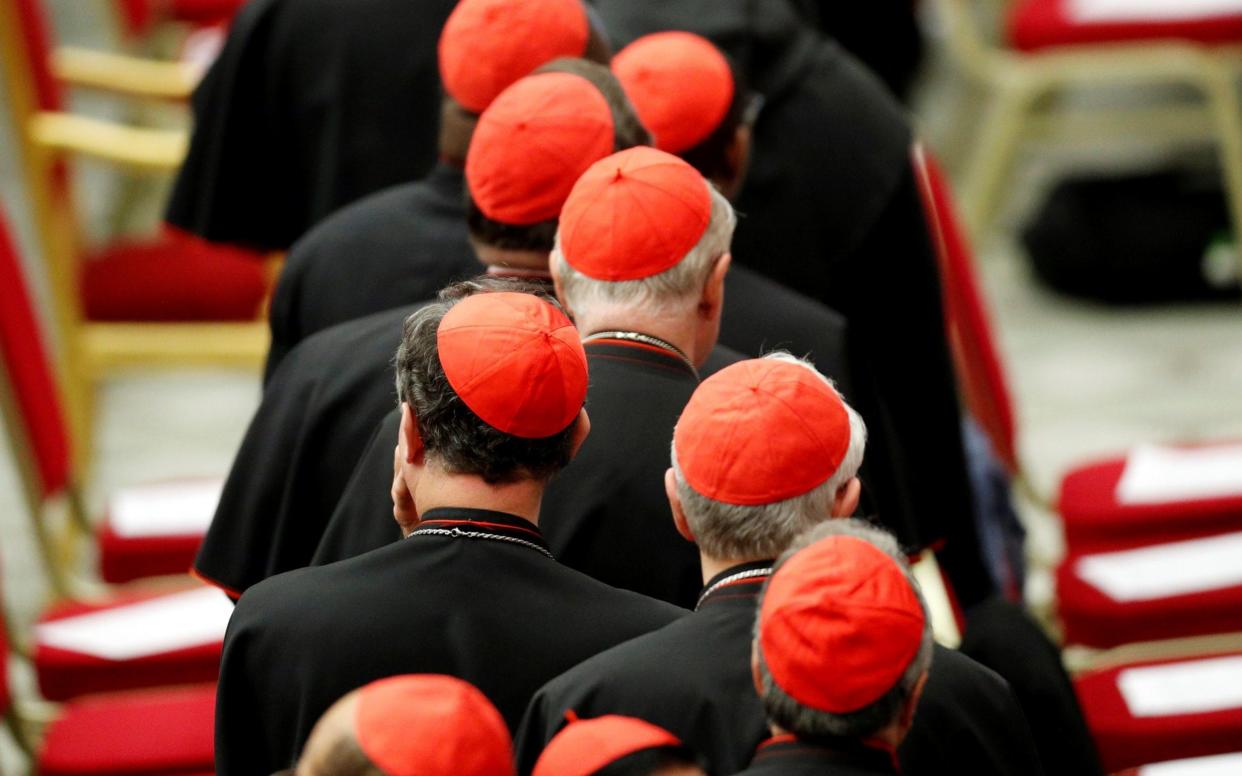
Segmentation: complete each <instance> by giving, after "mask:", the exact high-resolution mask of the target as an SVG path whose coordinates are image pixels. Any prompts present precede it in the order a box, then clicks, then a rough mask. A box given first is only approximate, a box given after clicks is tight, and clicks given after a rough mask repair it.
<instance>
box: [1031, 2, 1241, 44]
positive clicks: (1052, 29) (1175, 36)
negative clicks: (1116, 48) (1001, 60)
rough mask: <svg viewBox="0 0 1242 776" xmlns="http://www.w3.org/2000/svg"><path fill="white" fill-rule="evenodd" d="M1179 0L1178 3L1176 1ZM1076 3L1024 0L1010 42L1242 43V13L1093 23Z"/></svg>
mask: <svg viewBox="0 0 1242 776" xmlns="http://www.w3.org/2000/svg"><path fill="white" fill-rule="evenodd" d="M1172 1H1175V0H1172ZM1072 2H1073V0H1021V2H1018V3H1016V4H1015V5H1013V6H1012V7H1011V9H1010V12H1009V19H1008V32H1009V40H1010V43H1012V44H1013V46H1014V47H1015V48H1018V49H1021V50H1023V51H1035V50H1037V49H1042V48H1049V47H1053V46H1072V45H1081V44H1091V43H1126V42H1138V41H1147V40H1187V41H1194V42H1196V43H1205V44H1223V43H1235V42H1238V41H1242V14H1228V15H1224V16H1201V17H1197V18H1190V19H1176V20H1167V21H1166V20H1155V21H1149V20H1144V19H1141V18H1138V19H1135V20H1133V21H1129V20H1125V21H1107V22H1105V21H1099V22H1096V21H1091V22H1083V21H1080V20H1078V19H1076V18H1075V17H1074V15H1073V13H1072V12H1071V9H1070V5H1071V3H1072Z"/></svg>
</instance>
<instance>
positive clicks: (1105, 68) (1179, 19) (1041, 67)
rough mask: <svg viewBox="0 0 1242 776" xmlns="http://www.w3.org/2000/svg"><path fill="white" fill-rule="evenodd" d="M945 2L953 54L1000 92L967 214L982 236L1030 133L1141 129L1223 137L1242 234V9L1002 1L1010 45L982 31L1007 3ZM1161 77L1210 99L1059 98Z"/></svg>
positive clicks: (973, 170) (1089, 0) (1233, 210)
mask: <svg viewBox="0 0 1242 776" xmlns="http://www.w3.org/2000/svg"><path fill="white" fill-rule="evenodd" d="M939 5H940V7H941V10H942V12H943V17H944V19H945V22H946V24H945V27H946V30H947V34H948V44H949V49H950V52H951V53H952V54H953V55H954V58H955V59H956V60H957V62H958V64H959V65H960V66H961V68H962V69H963V71H964V72H965V73H966V74H967V75H968V76H969V77H970V78H971V79H972V81H974V83H975V84H977V85H978V86H980V87H982V88H983V89H984V90H986V92H987V93H988V95H989V100H990V102H989V107H988V111H987V113H986V114H985V116H984V119H983V122H982V124H981V126H980V130H979V136H978V138H977V140H976V141H975V142H974V143H973V144H972V150H971V157H970V164H969V166H968V168H967V170H966V180H965V186H964V195H965V196H964V198H963V199H964V208H963V211H964V215H965V220H966V223H967V226H968V227H969V229H970V232H971V234H972V235H974V236H975V237H979V236H980V235H981V234H982V233H983V230H984V229H985V228H986V227H987V225H988V223H989V222H990V219H991V216H992V213H993V211H994V210H995V209H996V206H997V204H999V203H1000V202H1003V201H1004V199H1005V198H1004V196H1003V190H1004V184H1005V182H1006V180H1007V176H1008V173H1009V170H1010V167H1011V166H1012V163H1013V161H1014V158H1015V157H1016V155H1017V153H1018V151H1019V150H1020V148H1021V146H1022V143H1023V141H1024V140H1026V139H1028V138H1040V137H1043V138H1053V139H1055V138H1062V139H1063V138H1072V137H1078V136H1083V135H1084V134H1095V135H1097V136H1098V135H1100V134H1101V133H1103V134H1105V135H1106V136H1115V137H1128V136H1130V135H1133V134H1134V133H1135V132H1144V133H1145V134H1150V135H1152V136H1154V137H1160V138H1162V139H1165V140H1170V139H1177V138H1186V139H1194V140H1199V139H1204V138H1210V139H1212V140H1214V141H1215V142H1216V144H1217V146H1218V148H1219V149H1220V158H1221V167H1222V171H1223V176H1224V182H1225V189H1226V191H1227V192H1228V195H1229V212H1230V214H1231V217H1232V220H1233V225H1234V231H1235V232H1236V233H1239V234H1242V105H1240V104H1239V100H1238V96H1237V92H1236V90H1235V88H1236V85H1237V84H1236V79H1237V75H1238V66H1239V65H1242V12H1238V11H1237V10H1236V9H1235V10H1232V11H1230V10H1227V9H1226V10H1216V9H1212V8H1208V9H1206V10H1198V9H1196V8H1195V7H1194V5H1193V4H1191V3H1189V2H1185V3H1183V2H1181V0H1169V2H1165V3H1162V4H1155V5H1153V4H1151V3H1124V2H1115V1H1113V0H1013V2H1008V3H1004V4H1003V5H1004V8H1003V9H1001V10H1002V16H1003V23H1002V26H1003V27H1004V30H1003V32H1002V35H1001V36H1000V37H1002V38H1003V39H1005V40H1006V44H1005V45H996V44H993V43H991V42H989V40H988V39H987V38H986V37H985V36H984V35H982V34H981V32H980V29H979V24H978V22H979V19H978V18H977V17H978V16H979V15H980V14H979V11H983V10H988V9H986V8H982V6H996V5H998V2H997V0H939ZM1136 7H1137V8H1139V9H1140V10H1135V8H1136ZM1144 7H1146V8H1148V9H1149V10H1148V11H1147V12H1146V13H1144V12H1143V11H1142V10H1141V9H1142V8H1144ZM993 10H997V9H995V8H994V9H993ZM1162 85H1174V86H1182V87H1189V88H1190V89H1191V90H1193V91H1194V92H1195V94H1196V95H1197V96H1199V97H1200V100H1199V102H1198V104H1197V105H1193V106H1190V107H1189V108H1186V107H1184V106H1180V105H1166V106H1161V107H1158V108H1156V109H1150V108H1147V107H1142V108H1133V109H1131V108H1125V109H1119V110H1113V111H1105V110H1101V109H1096V108H1092V109H1090V110H1083V109H1082V107H1081V106H1080V105H1075V104H1074V103H1073V102H1070V101H1059V100H1058V99H1057V98H1058V97H1059V96H1061V93H1062V92H1063V91H1064V90H1068V89H1080V88H1091V89H1096V88H1099V87H1112V86H1162ZM1205 130H1206V131H1205Z"/></svg>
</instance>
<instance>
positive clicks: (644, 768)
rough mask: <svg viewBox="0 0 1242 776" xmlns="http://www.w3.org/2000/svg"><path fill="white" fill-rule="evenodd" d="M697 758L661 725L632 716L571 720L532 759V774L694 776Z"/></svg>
mask: <svg viewBox="0 0 1242 776" xmlns="http://www.w3.org/2000/svg"><path fill="white" fill-rule="evenodd" d="M702 773H704V771H703V768H702V765H701V763H700V762H699V758H698V757H697V756H696V755H695V754H694V752H693V751H691V750H690V749H688V748H687V747H686V746H685V745H684V744H682V743H681V741H680V740H679V739H678V738H677V737H676V736H674V735H673V734H672V733H670V732H668V731H667V730H665V729H664V728H661V727H658V726H656V725H653V724H651V723H650V722H646V721H645V720H641V719H637V718H635V717H623V716H619V715H607V716H603V717H596V718H594V719H573V720H572V721H571V722H570V723H569V725H568V726H566V727H565V728H564V729H563V730H561V732H559V733H557V734H556V735H555V736H554V737H553V738H552V740H551V741H549V742H548V745H547V747H546V748H545V749H544V750H543V754H541V755H540V756H539V760H538V762H536V763H535V768H534V771H533V772H532V776H698V775H699V774H702Z"/></svg>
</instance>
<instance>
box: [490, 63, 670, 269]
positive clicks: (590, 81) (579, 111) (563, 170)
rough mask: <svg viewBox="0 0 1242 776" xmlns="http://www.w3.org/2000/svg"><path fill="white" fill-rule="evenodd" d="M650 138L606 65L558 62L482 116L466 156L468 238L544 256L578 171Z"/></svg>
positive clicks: (508, 91)
mask: <svg viewBox="0 0 1242 776" xmlns="http://www.w3.org/2000/svg"><path fill="white" fill-rule="evenodd" d="M648 140H649V135H648V134H647V131H646V129H644V128H643V126H642V124H641V123H640V122H639V121H638V119H637V117H636V116H635V114H634V110H633V107H632V106H631V105H630V103H629V100H628V99H627V98H626V96H625V92H624V91H623V90H622V89H621V86H620V85H619V84H618V83H617V81H616V79H615V78H614V77H613V75H612V73H611V72H610V71H609V70H608V68H607V67H604V66H603V65H597V64H595V63H592V62H587V61H585V60H557V61H555V62H553V63H551V64H549V65H547V66H545V67H544V68H541V69H540V71H539V72H537V73H535V74H534V75H531V76H527V77H526V78H523V79H521V80H519V81H517V82H516V83H514V84H513V85H512V86H510V87H508V88H507V89H505V91H504V92H502V93H501V94H500V95H499V96H498V97H497V98H496V99H495V100H493V102H492V104H491V105H490V106H488V108H487V110H485V111H484V112H483V115H482V116H480V117H479V124H478V127H477V128H476V129H475V132H474V137H473V139H472V140H471V143H470V151H469V153H468V154H467V156H466V184H467V186H466V187H467V202H466V219H467V224H468V226H469V229H470V236H471V239H472V240H474V241H475V242H476V243H478V244H481V245H485V246H489V247H492V248H497V249H502V250H512V251H529V252H535V253H544V254H546V253H547V252H548V251H550V250H551V249H552V242H553V237H554V236H555V234H556V225H557V216H558V215H559V214H560V211H561V206H562V205H563V204H564V202H565V198H566V197H567V196H568V195H569V191H570V189H571V188H572V187H573V185H574V182H575V181H577V180H578V178H579V176H581V175H582V173H583V172H584V171H585V170H586V169H587V168H588V167H589V166H590V165H591V164H592V163H594V162H596V161H598V160H599V159H602V158H603V157H605V156H607V155H609V154H611V153H613V152H614V151H616V150H619V149H622V148H629V147H631V146H635V145H640V144H643V143H646V142H647V141H648Z"/></svg>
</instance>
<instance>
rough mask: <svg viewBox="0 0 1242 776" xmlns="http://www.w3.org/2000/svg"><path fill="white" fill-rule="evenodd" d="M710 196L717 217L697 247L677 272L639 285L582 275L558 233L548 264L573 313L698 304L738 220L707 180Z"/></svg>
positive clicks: (681, 308)
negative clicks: (568, 257) (569, 260)
mask: <svg viewBox="0 0 1242 776" xmlns="http://www.w3.org/2000/svg"><path fill="white" fill-rule="evenodd" d="M704 185H705V186H707V188H708V190H709V191H710V192H711V198H712V214H711V220H710V221H709V222H708V224H707V229H705V230H704V231H703V236H702V237H700V238H699V241H698V243H696V244H695V246H694V247H693V248H691V249H690V250H689V252H687V253H686V255H685V256H684V257H682V259H681V260H680V261H679V262H677V264H675V265H674V266H672V267H669V268H668V269H666V270H664V271H663V272H661V273H659V274H656V275H652V276H651V277H645V278H640V279H638V280H619V281H608V280H596V279H595V278H592V277H587V276H586V275H583V274H582V273H581V272H578V271H577V270H575V269H574V268H573V267H571V266H570V265H569V262H568V261H566V260H565V254H564V253H563V252H562V251H561V233H560V231H559V230H558V231H557V233H556V243H555V244H554V245H553V246H552V255H551V257H550V259H549V261H550V262H551V265H552V267H553V268H554V271H555V272H556V274H557V276H558V277H559V278H560V281H561V289H562V291H563V292H564V295H565V302H566V303H567V304H568V305H569V308H570V309H571V310H574V311H583V310H591V311H593V312H598V311H601V310H604V309H607V308H610V307H612V308H615V307H620V308H626V309H629V308H634V307H638V308H642V309H644V310H651V311H653V312H664V313H672V314H680V313H682V312H684V311H685V310H686V309H687V308H688V307H691V306H693V305H695V304H696V303H697V302H698V301H699V293H700V292H701V291H702V290H703V285H704V284H705V283H706V282H707V277H708V275H709V274H710V273H711V271H712V269H713V268H714V267H715V266H716V262H717V261H718V260H719V259H720V257H721V256H723V255H724V254H726V253H728V252H729V245H730V244H731V243H732V242H733V229H734V227H735V226H736V225H737V216H736V215H735V214H734V212H733V206H732V205H730V204H729V200H727V199H725V197H724V195H723V194H721V193H720V192H719V191H717V190H716V187H715V186H712V185H711V184H710V183H707V182H706V181H704Z"/></svg>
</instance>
